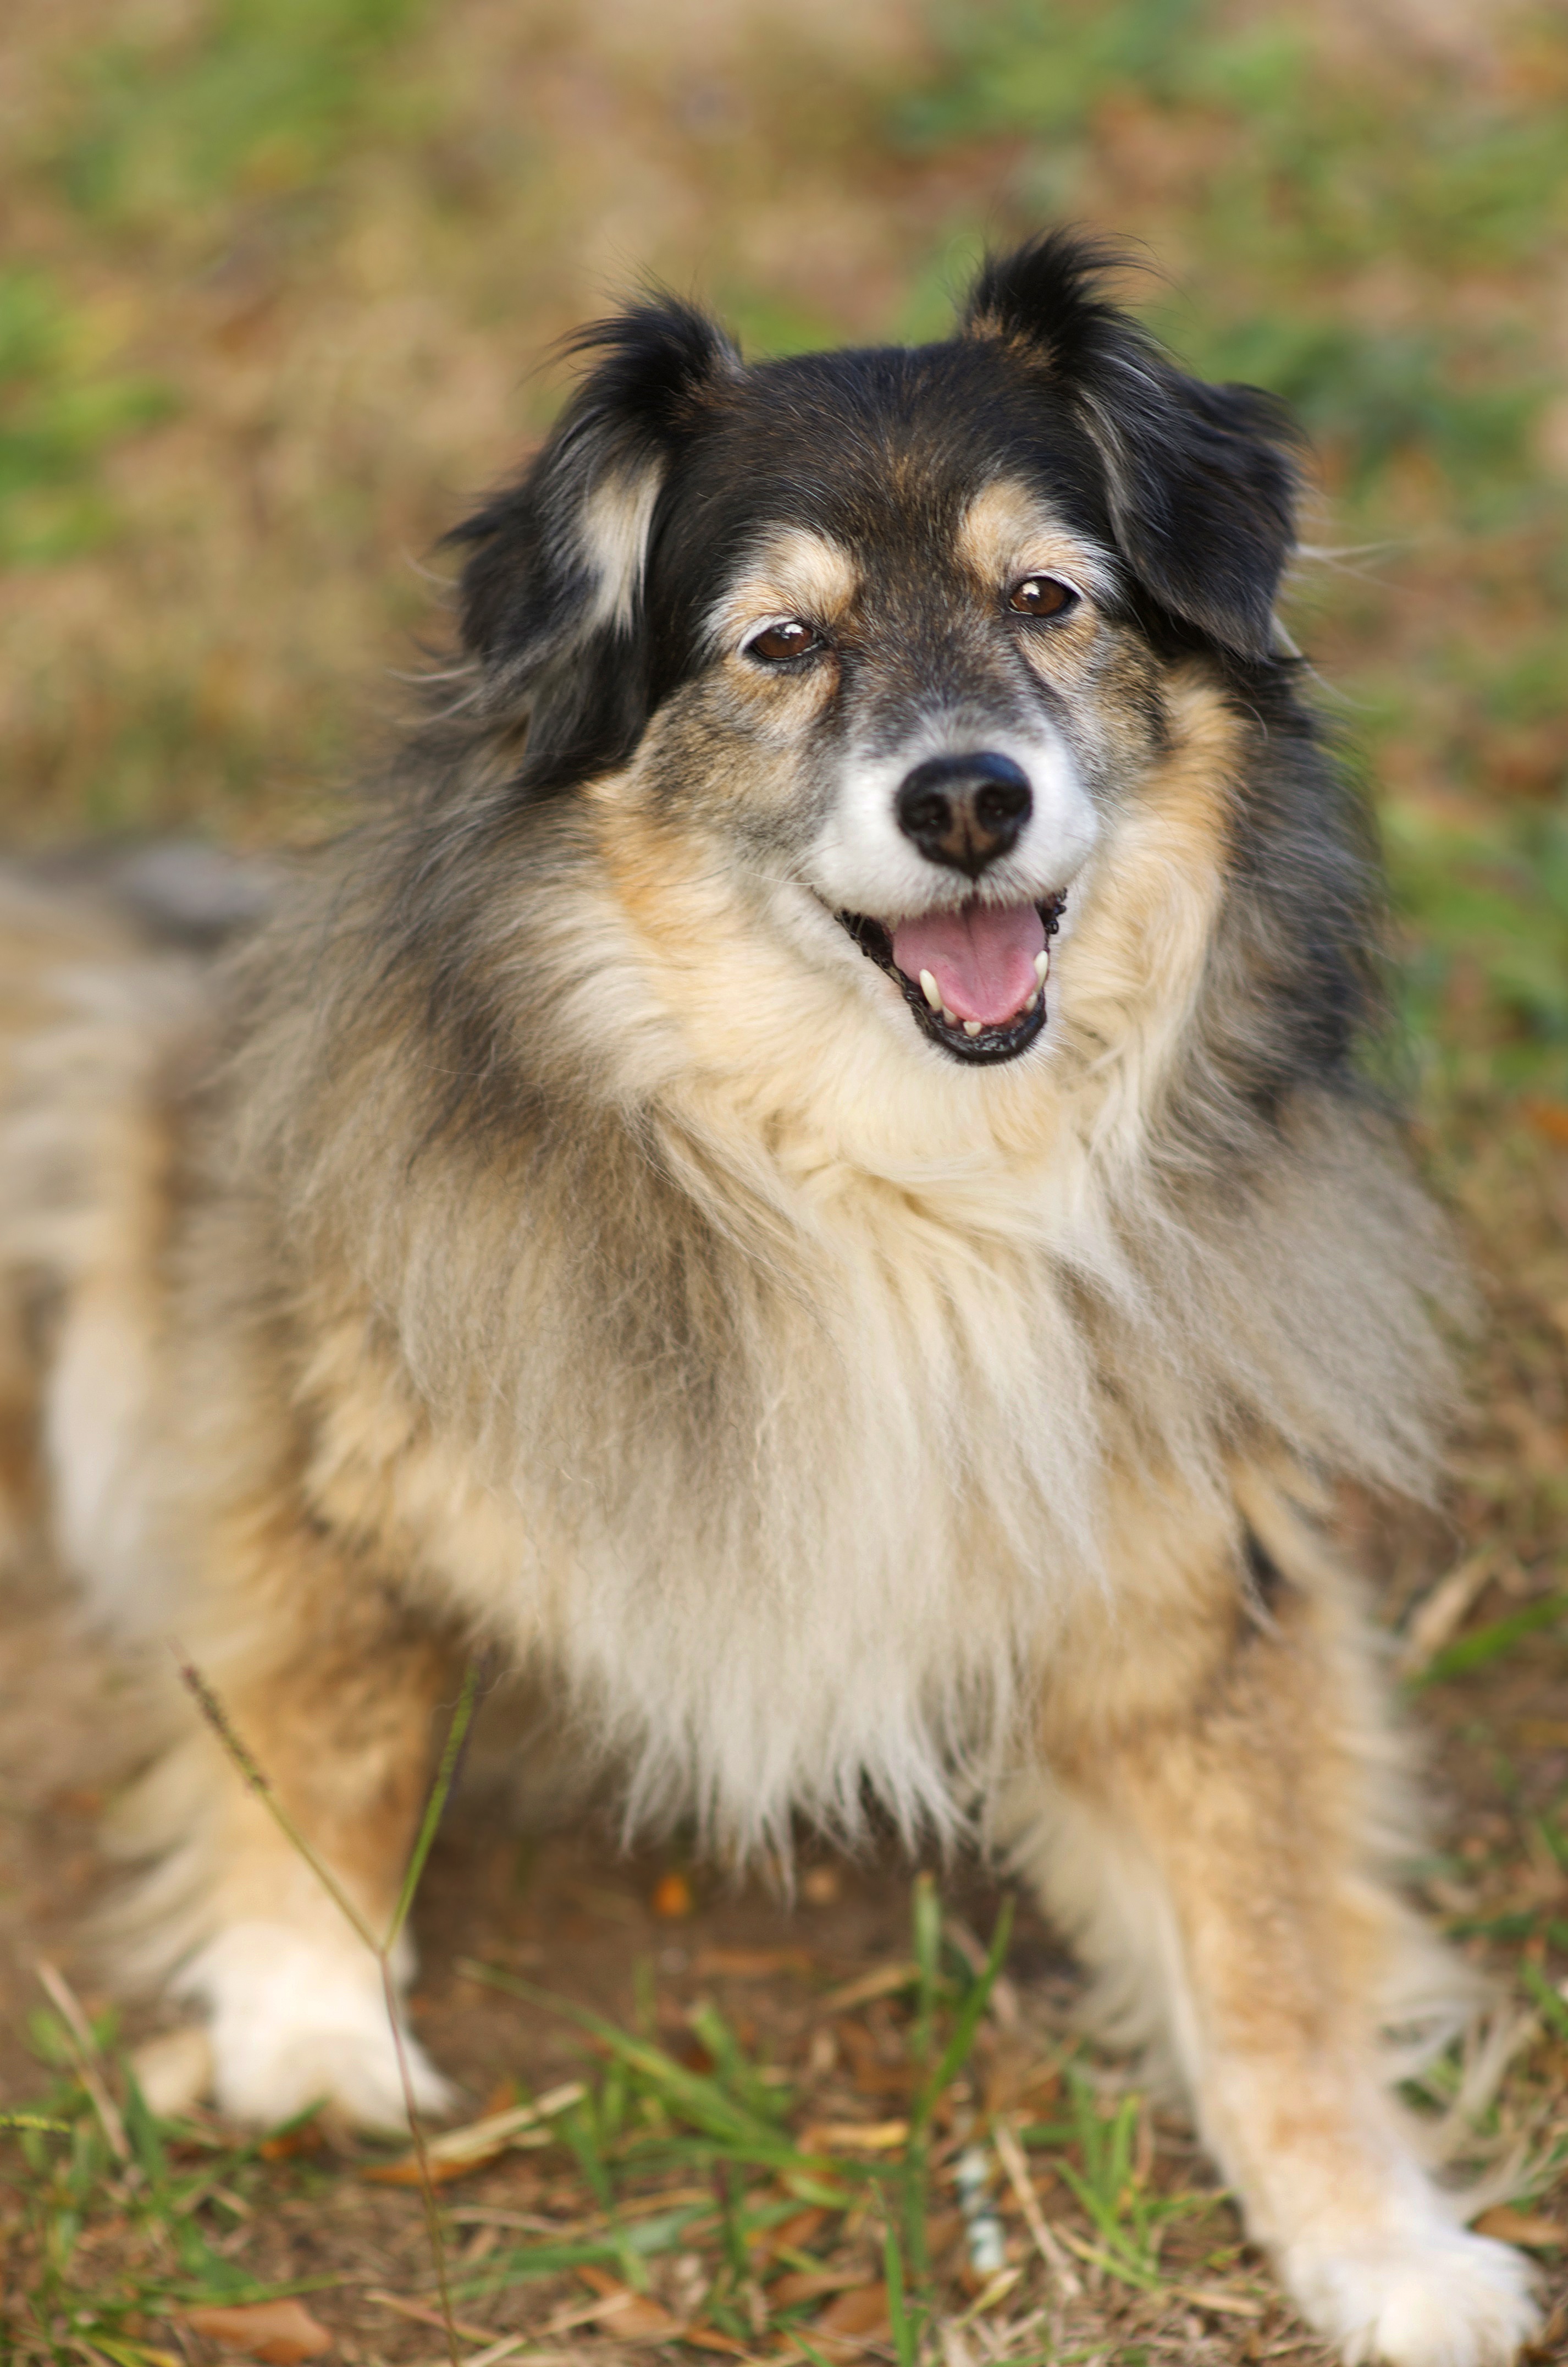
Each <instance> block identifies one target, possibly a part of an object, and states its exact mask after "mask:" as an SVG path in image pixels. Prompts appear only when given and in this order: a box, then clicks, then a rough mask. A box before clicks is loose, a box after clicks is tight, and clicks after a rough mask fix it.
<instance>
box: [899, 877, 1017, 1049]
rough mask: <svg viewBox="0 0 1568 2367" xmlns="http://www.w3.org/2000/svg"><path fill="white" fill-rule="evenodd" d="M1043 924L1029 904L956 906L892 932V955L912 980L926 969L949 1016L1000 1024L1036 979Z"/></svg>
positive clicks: (1014, 1012) (1013, 1012) (1013, 1014)
mask: <svg viewBox="0 0 1568 2367" xmlns="http://www.w3.org/2000/svg"><path fill="white" fill-rule="evenodd" d="M1044 946H1045V923H1044V922H1043V920H1042V919H1041V917H1040V915H1039V913H1038V912H1036V911H1035V909H1034V907H1033V905H1032V904H1010V905H998V904H979V903H968V904H964V905H961V906H960V908H959V910H958V911H957V912H927V913H925V914H924V915H923V916H922V917H921V918H920V919H919V920H918V921H901V922H900V923H899V924H898V926H897V928H896V929H895V930H894V932H893V958H894V960H895V961H896V962H897V965H898V968H900V969H901V970H902V971H903V973H904V975H905V977H906V978H908V979H913V980H915V981H916V983H917V984H918V983H919V976H920V972H921V971H922V970H923V969H929V970H930V972H931V976H932V977H933V978H934V979H935V980H936V988H937V992H938V993H939V994H940V995H941V997H942V1001H943V1002H944V1003H945V1004H946V1005H947V1008H948V1009H949V1011H951V1012H952V1013H953V1015H954V1017H956V1018H959V1019H979V1020H982V1021H984V1022H985V1023H986V1024H987V1025H989V1026H993V1027H995V1026H1000V1025H1002V1024H1003V1022H1004V1021H1006V1020H1009V1019H1013V1018H1016V1016H1017V1014H1019V1012H1020V1011H1021V1009H1022V1008H1023V1005H1024V1004H1025V1003H1026V1002H1028V1000H1029V998H1030V996H1031V995H1032V993H1033V991H1034V990H1035V987H1036V986H1037V984H1038V983H1039V981H1038V980H1037V979H1036V977H1035V974H1034V957H1035V955H1036V954H1038V953H1042V952H1043V950H1044Z"/></svg>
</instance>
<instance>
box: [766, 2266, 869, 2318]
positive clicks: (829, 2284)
mask: <svg viewBox="0 0 1568 2367" xmlns="http://www.w3.org/2000/svg"><path fill="white" fill-rule="evenodd" d="M864 2275H865V2271H864V2270H863V2269H792V2270H791V2271H790V2273H789V2275H788V2276H787V2277H781V2278H780V2279H779V2281H778V2282H777V2284H775V2285H770V2286H769V2287H768V2299H769V2301H770V2302H771V2303H772V2304H773V2306H774V2308H775V2309H793V2308H794V2306H795V2303H796V2302H797V2301H820V2300H821V2298H822V2296H823V2294H824V2293H842V2292H844V2291H845V2289H846V2287H849V2286H858V2285H859V2284H860V2283H861V2282H862V2280H863V2277H864Z"/></svg>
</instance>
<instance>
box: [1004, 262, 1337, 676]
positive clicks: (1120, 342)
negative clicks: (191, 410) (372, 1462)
mask: <svg viewBox="0 0 1568 2367" xmlns="http://www.w3.org/2000/svg"><path fill="white" fill-rule="evenodd" d="M1124 260H1125V258H1123V257H1122V256H1119V255H1116V254H1114V253H1112V252H1111V250H1109V249H1107V248H1104V247H1101V246H1098V245H1096V244H1094V243H1092V242H1090V241H1089V240H1086V239H1083V238H1079V237H1077V236H1075V235H1074V234H1073V233H1071V232H1064V231H1052V232H1047V233H1046V234H1045V235H1044V236H1043V237H1042V238H1037V239H1033V240H1032V241H1031V242H1030V243H1029V244H1028V245H1027V246H1022V247H1020V248H1019V249H1018V251H1017V253H1016V254H1013V255H1002V256H994V257H992V258H990V259H989V260H987V263H986V264H985V265H984V266H982V268H981V271H980V273H979V276H978V277H977V278H976V282H975V286H974V288H973V289H972V291H971V293H970V297H969V302H968V305H967V308H966V311H965V313H964V331H965V334H968V335H970V336H987V337H996V338H998V339H1000V340H1002V341H1003V342H1004V343H1006V344H1007V345H1010V346H1011V347H1012V348H1013V349H1014V350H1015V351H1016V352H1017V353H1018V354H1019V356H1020V357H1021V359H1023V360H1024V361H1025V363H1026V364H1027V365H1028V366H1029V367H1031V368H1033V369H1036V370H1038V371H1039V372H1040V373H1041V375H1042V377H1043V379H1045V380H1046V381H1047V382H1048V383H1049V384H1051V385H1052V386H1053V387H1054V388H1055V390H1056V391H1058V392H1059V393H1060V394H1061V395H1062V396H1063V397H1064V398H1065V399H1066V401H1067V402H1069V403H1070V404H1071V406H1072V408H1073V409H1074V410H1075V411H1076V412H1077V415H1078V417H1079V419H1080V420H1081V421H1082V424H1083V425H1084V426H1085V427H1086V428H1087V429H1088V431H1089V435H1090V436H1092V438H1093V440H1094V442H1095V444H1096V446H1097V447H1099V451H1100V459H1101V460H1102V461H1103V463H1104V467H1105V476H1106V493H1107V498H1108V501H1109V504H1110V508H1111V525H1112V527H1113V528H1114V531H1115V534H1116V538H1117V541H1118V543H1119V545H1120V546H1121V549H1122V554H1123V556H1124V557H1125V559H1126V561H1127V562H1128V564H1129V566H1130V567H1131V568H1132V570H1133V572H1134V575H1135V576H1136V577H1137V579H1138V581H1139V583H1142V584H1143V585H1144V587H1145V590H1147V591H1148V592H1150V593H1152V594H1153V595H1154V597H1155V598H1156V600H1157V601H1158V602H1159V603H1160V605H1161V606H1164V607H1166V608H1168V609H1169V610H1170V611H1171V612H1172V613H1173V614H1174V615H1175V616H1178V617H1183V618H1184V619H1185V620H1186V621H1187V623H1189V624H1191V625H1196V626H1197V627H1198V628H1199V629H1201V631H1202V632H1205V633H1207V634H1209V635H1210V636H1211V637H1212V638H1213V640H1216V641H1218V642H1220V643H1221V644H1222V645H1223V646H1224V648H1226V649H1230V650H1234V651H1237V652H1238V653H1239V654H1240V655H1242V656H1244V657H1249V658H1262V657H1266V656H1267V655H1268V654H1269V648H1270V645H1271V633H1272V624H1273V609H1274V595H1275V594H1276V592H1277V590H1278V588H1279V583H1280V573H1281V572H1282V570H1283V568H1284V564H1285V561H1286V560H1287V559H1288V558H1289V556H1290V553H1291V550H1292V547H1293V545H1294V541H1295V504H1296V493H1297V489H1298V478H1297V472H1296V469H1295V465H1294V462H1293V460H1292V447H1296V446H1298V445H1299V442H1300V436H1299V434H1298V431H1297V430H1296V428H1295V426H1294V425H1293V423H1292V420H1291V417H1290V414H1289V413H1287V411H1286V410H1285V409H1284V407H1283V405H1282V404H1280V403H1279V402H1276V401H1275V399H1274V398H1273V396H1271V395H1269V394H1265V393H1264V392H1263V391H1262V390H1261V389H1260V388H1258V387H1251V386H1209V385H1206V384H1205V383H1204V382H1203V381H1202V380H1201V379H1194V378H1189V377H1188V376H1187V375H1186V373H1185V372H1184V371H1181V370H1179V369H1178V368H1176V367H1175V365H1174V363H1172V362H1171V361H1170V359H1169V358H1168V356H1167V355H1166V354H1165V353H1164V351H1163V350H1162V349H1161V347H1160V346H1159V345H1157V344H1156V341H1155V339H1154V338H1153V337H1151V336H1150V335H1149V334H1148V333H1147V332H1146V331H1145V330H1144V329H1142V328H1140V327H1139V326H1138V324H1137V323H1136V322H1134V321H1132V320H1130V319H1129V318H1128V316H1127V314H1126V313H1124V312H1122V311H1120V310H1119V309H1118V308H1117V307H1116V306H1115V305H1114V304H1111V303H1110V302H1109V301H1108V300H1106V298H1105V297H1104V296H1103V294H1102V293H1101V292H1100V290H1101V286H1102V282H1103V278H1104V275H1105V273H1106V272H1107V271H1109V270H1111V269H1112V268H1113V267H1115V266H1117V265H1118V264H1120V263H1122V261H1124Z"/></svg>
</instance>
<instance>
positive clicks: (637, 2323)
mask: <svg viewBox="0 0 1568 2367" xmlns="http://www.w3.org/2000/svg"><path fill="white" fill-rule="evenodd" d="M577 2273H578V2275H579V2276H580V2277H581V2279H582V2282H583V2283H584V2284H585V2285H588V2286H589V2287H591V2288H592V2291H593V2292H594V2293H597V2294H598V2295H599V2305H598V2307H597V2308H596V2309H594V2310H592V2312H591V2313H590V2317H591V2320H592V2322H594V2323H597V2324H600V2325H603V2326H604V2329H605V2331H606V2332H607V2333H609V2334H613V2335H614V2336H615V2339H616V2341H617V2342H668V2341H671V2340H672V2339H674V2338H675V2337H676V2336H678V2335H679V2334H681V2333H682V2330H683V2329H682V2324H681V2321H680V2319H679V2318H678V2317H672V2316H671V2314H670V2312H669V2311H668V2310H667V2309H666V2308H665V2307H664V2305H663V2304H662V2303H661V2302H657V2301H654V2300H653V2299H651V2297H650V2296H649V2294H647V2293H633V2291H632V2289H631V2287H630V2286H629V2285H624V2284H622V2282H620V2279H619V2278H618V2277H613V2276H612V2275H611V2274H610V2272H609V2271H608V2270H607V2269H595V2268H581V2269H579V2271H578V2272H577Z"/></svg>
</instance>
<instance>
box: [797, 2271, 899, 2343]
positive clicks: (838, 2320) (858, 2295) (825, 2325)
mask: <svg viewBox="0 0 1568 2367" xmlns="http://www.w3.org/2000/svg"><path fill="white" fill-rule="evenodd" d="M892 2323H893V2321H892V2319H891V2318H890V2317H889V2316H888V2314H887V2287H886V2285H885V2284H884V2283H882V2282H880V2280H879V2281H878V2282H877V2283H875V2284H874V2285H852V2286H851V2288H850V2290H849V2292H848V2293H840V2295H839V2297H838V2299H837V2301H830V2302H829V2304H828V2306H827V2308H826V2309H825V2310H824V2311H823V2312H822V2314H821V2316H820V2317H818V2320H817V2322H816V2324H815V2325H814V2326H813V2327H812V2329H811V2330H812V2332H813V2333H814V2334H819V2335H826V2336H827V2337H829V2339H831V2338H832V2337H833V2336H834V2335H836V2334H840V2335H855V2336H863V2335H868V2334H880V2333H882V2332H883V2331H884V2329H886V2330H888V2331H891V2328H892Z"/></svg>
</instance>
